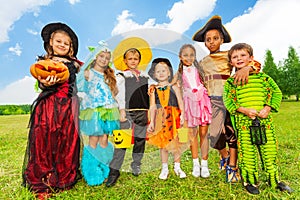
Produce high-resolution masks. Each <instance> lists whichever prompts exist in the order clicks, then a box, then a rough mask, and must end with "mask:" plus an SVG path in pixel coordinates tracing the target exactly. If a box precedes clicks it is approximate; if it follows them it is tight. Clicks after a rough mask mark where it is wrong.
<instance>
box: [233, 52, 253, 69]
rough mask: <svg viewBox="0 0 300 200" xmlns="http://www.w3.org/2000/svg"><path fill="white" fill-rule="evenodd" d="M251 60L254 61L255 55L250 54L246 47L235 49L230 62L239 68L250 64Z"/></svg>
mask: <svg viewBox="0 0 300 200" xmlns="http://www.w3.org/2000/svg"><path fill="white" fill-rule="evenodd" d="M251 61H253V56H250V54H249V52H248V51H247V50H246V49H237V50H234V51H232V54H231V56H230V64H231V65H232V66H233V67H236V68H237V69H241V68H243V67H246V66H248V65H249V63H250V62H251Z"/></svg>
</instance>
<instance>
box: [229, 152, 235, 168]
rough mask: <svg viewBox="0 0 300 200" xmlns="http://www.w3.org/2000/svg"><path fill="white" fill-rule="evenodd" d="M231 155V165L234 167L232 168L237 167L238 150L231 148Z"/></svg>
mask: <svg viewBox="0 0 300 200" xmlns="http://www.w3.org/2000/svg"><path fill="white" fill-rule="evenodd" d="M229 153H230V160H229V165H230V166H232V167H236V162H237V149H234V148H229Z"/></svg>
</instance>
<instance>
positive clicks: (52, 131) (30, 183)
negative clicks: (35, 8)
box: [23, 22, 82, 199]
mask: <svg viewBox="0 0 300 200" xmlns="http://www.w3.org/2000/svg"><path fill="white" fill-rule="evenodd" d="M41 36H42V38H43V41H44V48H45V50H46V55H45V56H41V57H40V58H39V59H44V60H47V61H49V62H54V63H60V64H64V65H65V66H67V69H68V72H69V76H67V77H68V78H67V79H65V80H64V81H61V79H60V78H58V77H57V76H56V75H49V76H48V77H47V78H46V79H43V78H41V77H42V74H43V72H41V73H38V76H37V78H38V85H39V87H40V89H41V90H42V92H41V94H40V95H39V96H38V98H37V99H36V100H35V101H34V103H33V105H32V107H33V109H32V113H31V117H30V123H29V128H30V131H29V135H28V145H27V149H26V153H25V158H24V164H23V185H24V186H26V187H28V188H29V189H30V190H32V191H33V192H34V193H37V194H38V197H39V198H41V199H42V198H45V197H47V196H49V194H50V193H52V192H56V191H59V190H66V189H70V188H71V187H72V186H74V185H75V183H76V182H77V180H78V178H80V171H79V155H80V139H79V138H80V137H79V131H78V110H79V103H78V96H77V90H76V73H77V72H78V71H79V68H80V66H81V64H82V63H81V62H80V61H78V60H77V59H76V54H77V51H78V38H77V36H76V34H75V33H74V32H73V30H72V29H71V28H70V27H69V26H67V25H66V24H63V23H59V22H58V23H50V24H48V25H46V26H45V27H44V28H43V29H42V32H41ZM45 68H47V66H46V67H45Z"/></svg>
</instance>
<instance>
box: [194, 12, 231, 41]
mask: <svg viewBox="0 0 300 200" xmlns="http://www.w3.org/2000/svg"><path fill="white" fill-rule="evenodd" d="M212 29H217V30H219V31H221V32H222V33H223V36H224V41H223V42H224V43H229V42H231V37H230V35H229V33H228V31H227V30H226V28H225V27H224V26H223V25H222V19H221V17H220V16H218V15H215V16H213V17H212V18H210V19H209V20H208V22H207V23H206V24H205V25H204V26H203V27H202V28H201V29H200V30H198V31H197V32H196V33H195V34H194V36H193V40H195V41H198V42H204V37H205V34H206V32H207V31H209V30H212Z"/></svg>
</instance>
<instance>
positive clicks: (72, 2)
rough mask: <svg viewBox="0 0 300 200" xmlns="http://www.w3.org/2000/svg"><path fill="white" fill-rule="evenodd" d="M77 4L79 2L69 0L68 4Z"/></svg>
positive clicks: (78, 0)
mask: <svg viewBox="0 0 300 200" xmlns="http://www.w3.org/2000/svg"><path fill="white" fill-rule="evenodd" d="M79 2H80V0H69V3H70V4H72V5H74V4H76V3H79Z"/></svg>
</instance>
